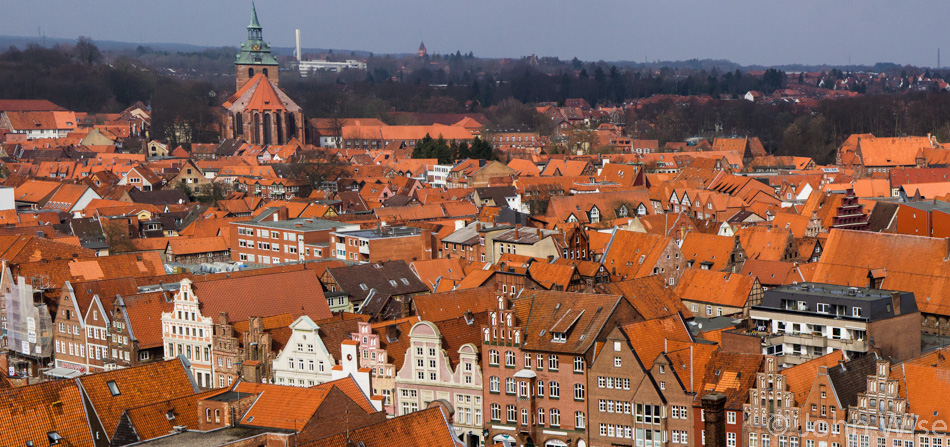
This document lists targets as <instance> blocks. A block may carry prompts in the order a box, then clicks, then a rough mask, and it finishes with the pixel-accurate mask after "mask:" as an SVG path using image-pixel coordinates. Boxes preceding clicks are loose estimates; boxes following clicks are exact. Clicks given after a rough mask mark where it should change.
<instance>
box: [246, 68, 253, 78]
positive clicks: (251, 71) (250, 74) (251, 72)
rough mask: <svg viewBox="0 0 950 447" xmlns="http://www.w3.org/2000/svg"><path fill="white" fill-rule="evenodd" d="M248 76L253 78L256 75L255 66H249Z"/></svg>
mask: <svg viewBox="0 0 950 447" xmlns="http://www.w3.org/2000/svg"><path fill="white" fill-rule="evenodd" d="M247 77H248V78H253V77H254V69H253V68H248V69H247Z"/></svg>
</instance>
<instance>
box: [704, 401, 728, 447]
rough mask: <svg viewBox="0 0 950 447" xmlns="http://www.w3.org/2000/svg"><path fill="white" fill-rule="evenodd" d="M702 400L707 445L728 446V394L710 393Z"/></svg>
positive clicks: (711, 446)
mask: <svg viewBox="0 0 950 447" xmlns="http://www.w3.org/2000/svg"><path fill="white" fill-rule="evenodd" d="M702 402H703V416H704V418H705V420H706V422H705V426H704V429H705V431H706V444H705V445H706V447H726V395H725V394H722V393H709V394H707V395H705V396H703V400H702Z"/></svg>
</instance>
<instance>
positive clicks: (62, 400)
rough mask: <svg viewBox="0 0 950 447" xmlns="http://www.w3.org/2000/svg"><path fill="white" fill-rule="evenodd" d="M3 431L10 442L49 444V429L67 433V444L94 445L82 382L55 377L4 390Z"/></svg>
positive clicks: (0, 426)
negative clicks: (79, 384) (51, 379)
mask: <svg viewBox="0 0 950 447" xmlns="http://www.w3.org/2000/svg"><path fill="white" fill-rule="evenodd" d="M0 398H2V399H3V401H4V402H7V404H6V405H3V406H0V433H2V434H3V442H4V444H8V445H27V441H31V442H32V443H33V445H37V446H40V445H48V444H49V442H48V440H49V438H48V433H50V432H56V433H58V434H59V435H60V436H62V437H63V439H62V443H63V444H64V445H94V444H95V443H94V441H93V439H92V433H91V432H90V431H89V424H90V422H91V421H89V420H87V418H86V415H87V413H86V411H85V410H84V405H83V401H82V395H81V393H80V391H79V386H78V385H77V383H76V382H75V381H72V380H55V381H51V382H43V383H37V384H34V385H27V386H22V387H16V388H9V389H3V390H0Z"/></svg>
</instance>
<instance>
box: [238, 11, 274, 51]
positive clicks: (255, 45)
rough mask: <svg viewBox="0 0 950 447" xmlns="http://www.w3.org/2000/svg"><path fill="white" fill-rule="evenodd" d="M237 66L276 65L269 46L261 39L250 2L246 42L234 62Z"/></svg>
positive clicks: (254, 12)
mask: <svg viewBox="0 0 950 447" xmlns="http://www.w3.org/2000/svg"><path fill="white" fill-rule="evenodd" d="M234 63H235V64H237V65H277V59H276V58H274V55H273V54H271V52H270V45H268V44H267V42H264V39H263V37H261V24H260V22H259V21H258V20H257V8H256V7H255V6H254V2H251V23H250V24H249V25H247V40H245V41H244V43H242V44H241V53H240V54H238V55H237V60H235V61H234Z"/></svg>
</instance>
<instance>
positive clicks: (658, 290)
mask: <svg viewBox="0 0 950 447" xmlns="http://www.w3.org/2000/svg"><path fill="white" fill-rule="evenodd" d="M604 289H605V290H606V291H607V293H610V294H613V295H622V296H623V297H624V299H626V300H627V302H629V303H630V304H631V305H632V306H633V308H634V309H636V311H637V313H639V314H640V315H641V316H642V317H643V318H644V319H646V320H652V319H656V318H662V317H666V316H669V315H674V314H676V313H677V312H679V313H681V314H683V316H684V317H685V318H692V316H693V314H692V313H691V312H690V311H689V309H687V308H686V306H685V305H684V304H683V301H682V300H680V298H679V297H678V296H676V294H675V293H673V290H672V289H670V288H668V287H666V283H665V282H664V281H663V278H662V277H661V276H658V275H653V276H647V277H644V278H636V279H630V280H627V281H618V282H610V283H607V284H604Z"/></svg>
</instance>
